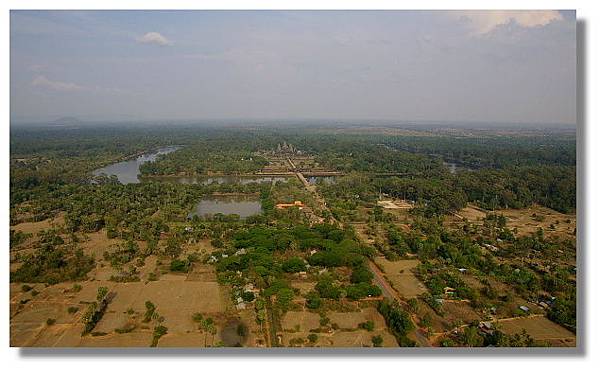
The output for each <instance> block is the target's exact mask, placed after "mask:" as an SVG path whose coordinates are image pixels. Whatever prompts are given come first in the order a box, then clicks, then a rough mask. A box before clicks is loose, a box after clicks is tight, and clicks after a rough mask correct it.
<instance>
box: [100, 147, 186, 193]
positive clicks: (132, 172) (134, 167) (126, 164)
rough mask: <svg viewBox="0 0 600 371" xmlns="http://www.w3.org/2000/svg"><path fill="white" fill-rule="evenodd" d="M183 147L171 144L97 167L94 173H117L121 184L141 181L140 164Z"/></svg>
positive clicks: (110, 174)
mask: <svg viewBox="0 0 600 371" xmlns="http://www.w3.org/2000/svg"><path fill="white" fill-rule="evenodd" d="M178 149H181V146H169V147H163V148H159V149H158V150H156V151H154V152H151V153H146V154H143V155H141V156H139V157H138V158H136V159H133V160H127V161H121V162H117V163H114V164H112V165H108V166H106V167H103V168H100V169H97V170H95V171H94V172H93V174H94V175H96V176H98V175H102V174H104V175H107V176H112V175H116V176H117V179H118V180H119V183H121V184H132V183H139V182H140V180H139V178H138V176H139V175H140V165H141V164H143V163H145V162H152V161H156V158H157V157H158V156H159V155H165V154H167V153H171V152H175V151H177V150H178Z"/></svg>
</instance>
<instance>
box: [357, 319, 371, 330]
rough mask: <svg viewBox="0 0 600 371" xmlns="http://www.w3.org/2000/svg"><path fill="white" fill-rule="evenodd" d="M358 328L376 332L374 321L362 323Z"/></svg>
mask: <svg viewBox="0 0 600 371" xmlns="http://www.w3.org/2000/svg"><path fill="white" fill-rule="evenodd" d="M358 328H361V329H363V330H367V331H373V330H375V323H374V322H373V321H367V322H362V323H359V324H358Z"/></svg>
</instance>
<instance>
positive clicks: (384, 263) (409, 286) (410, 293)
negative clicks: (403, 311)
mask: <svg viewBox="0 0 600 371" xmlns="http://www.w3.org/2000/svg"><path fill="white" fill-rule="evenodd" d="M375 263H376V264H377V265H378V266H379V267H380V268H381V269H382V270H383V272H384V273H385V276H386V279H387V280H388V281H389V282H390V284H391V285H392V287H393V288H394V289H395V290H396V291H397V292H398V294H400V295H401V296H402V297H404V298H407V299H410V298H414V297H417V296H418V295H420V294H422V293H424V292H426V291H427V288H426V287H425V285H424V284H423V283H422V282H421V281H419V279H418V278H417V277H416V276H415V275H414V273H412V271H411V270H412V269H414V268H415V267H416V266H417V265H419V261H418V260H406V259H405V260H398V261H390V260H387V259H386V258H384V257H376V258H375Z"/></svg>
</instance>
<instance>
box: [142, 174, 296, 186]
mask: <svg viewBox="0 0 600 371" xmlns="http://www.w3.org/2000/svg"><path fill="white" fill-rule="evenodd" d="M152 180H153V181H160V182H169V183H178V184H202V185H211V184H251V183H272V182H287V181H288V180H289V177H283V176H235V175H222V176H173V177H153V178H152Z"/></svg>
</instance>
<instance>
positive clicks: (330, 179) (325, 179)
mask: <svg viewBox="0 0 600 371" xmlns="http://www.w3.org/2000/svg"><path fill="white" fill-rule="evenodd" d="M335 178H336V177H335V176H309V177H308V178H306V180H307V181H308V183H310V184H317V183H323V184H334V183H335Z"/></svg>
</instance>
